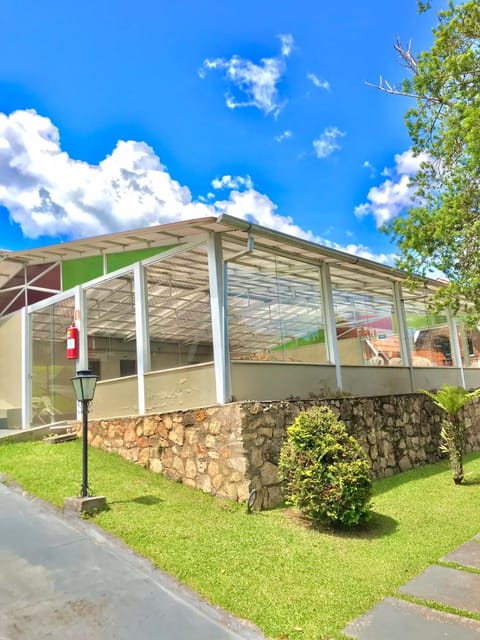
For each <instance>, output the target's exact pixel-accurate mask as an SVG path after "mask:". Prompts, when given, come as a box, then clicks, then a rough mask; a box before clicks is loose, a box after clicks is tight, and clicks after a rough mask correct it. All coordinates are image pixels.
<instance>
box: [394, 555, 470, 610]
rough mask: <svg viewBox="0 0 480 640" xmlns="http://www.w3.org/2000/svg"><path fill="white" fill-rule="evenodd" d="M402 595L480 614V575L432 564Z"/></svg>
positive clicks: (402, 590)
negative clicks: (405, 594)
mask: <svg viewBox="0 0 480 640" xmlns="http://www.w3.org/2000/svg"><path fill="white" fill-rule="evenodd" d="M399 591H400V592H401V593H407V594H408V595H411V596H415V597H416V598H421V599H422V600H431V601H433V602H437V603H439V604H443V605H447V606H449V607H455V608H457V609H462V610H464V611H470V612H471V613H480V574H478V573H470V572H468V571H461V570H460V569H450V568H449V567H440V566H438V565H432V566H431V567H428V568H427V569H425V571H423V572H422V573H421V574H420V575H418V576H417V577H416V578H413V580H410V582H407V584H405V585H403V586H402V587H400V589H399Z"/></svg>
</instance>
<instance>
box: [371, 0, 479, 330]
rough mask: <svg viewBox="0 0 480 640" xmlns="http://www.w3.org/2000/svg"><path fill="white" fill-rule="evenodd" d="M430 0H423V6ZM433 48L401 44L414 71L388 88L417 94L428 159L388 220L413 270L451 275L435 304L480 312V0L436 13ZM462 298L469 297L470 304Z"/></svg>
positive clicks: (417, 146) (410, 120)
mask: <svg viewBox="0 0 480 640" xmlns="http://www.w3.org/2000/svg"><path fill="white" fill-rule="evenodd" d="M429 5H430V3H425V2H421V3H419V10H420V12H423V11H428V10H429ZM437 16H438V23H437V26H436V27H435V28H434V29H433V36H434V41H433V45H432V48H431V50H429V51H425V52H423V53H421V54H420V56H418V58H416V57H415V56H414V55H413V54H412V52H411V48H410V44H409V45H408V46H407V47H403V46H402V44H401V42H400V41H399V40H397V44H396V46H395V48H396V50H397V51H398V53H399V54H400V57H401V61H402V64H403V65H404V66H406V67H408V68H409V70H410V72H411V77H409V78H408V79H406V80H405V81H404V82H403V85H402V87H401V88H400V89H392V87H391V86H390V85H388V83H387V84H386V85H385V84H382V80H381V81H380V85H378V88H380V89H382V90H384V91H387V93H399V94H402V95H408V96H411V97H414V99H415V101H416V104H415V106H413V107H412V108H410V109H409V110H408V112H407V114H406V124H407V127H408V130H409V133H410V136H411V138H412V142H413V150H414V152H415V154H416V155H418V154H420V153H422V152H427V154H428V159H427V161H425V162H424V163H422V165H421V168H420V171H419V172H418V174H417V175H416V177H415V178H414V179H413V184H414V187H415V200H414V204H413V206H412V207H411V208H410V209H409V210H408V212H407V213H406V214H405V215H404V216H401V217H398V218H396V219H395V220H393V221H392V222H391V223H390V224H388V225H387V226H386V230H387V231H388V232H389V233H391V234H392V235H393V238H394V239H395V240H396V241H397V243H398V246H399V248H400V250H401V257H400V259H399V262H398V266H399V267H400V268H402V269H404V270H406V271H407V272H408V273H409V274H410V275H411V276H412V277H413V276H415V275H421V276H422V275H423V276H424V275H429V274H431V273H432V270H440V271H441V272H443V273H444V274H445V276H446V278H447V279H448V281H449V282H448V284H447V285H446V286H445V288H442V290H440V291H439V293H438V295H437V297H436V300H435V303H436V306H437V308H440V307H445V306H448V307H451V308H452V309H453V310H454V311H456V312H458V311H462V313H466V315H467V316H468V317H469V318H470V319H471V320H472V321H478V320H479V319H480V3H479V2H478V0H467V1H466V2H463V3H461V4H454V3H453V2H450V3H449V5H448V8H447V9H445V10H443V11H439V12H438V13H437ZM463 300H467V301H468V306H467V307H465V305H464V303H463V302H462V301H463Z"/></svg>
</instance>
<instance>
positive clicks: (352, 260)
mask: <svg viewBox="0 0 480 640" xmlns="http://www.w3.org/2000/svg"><path fill="white" fill-rule="evenodd" d="M217 222H218V223H219V224H224V225H227V226H228V227H230V228H235V229H237V230H239V231H244V232H247V233H253V234H254V235H255V234H258V235H261V236H263V237H264V238H267V239H269V240H273V241H274V242H278V243H280V244H283V245H287V246H292V247H295V248H297V249H301V250H303V251H307V252H309V253H314V254H315V255H316V256H318V259H319V260H320V261H323V262H328V263H329V264H331V265H333V264H336V265H344V264H346V265H351V266H353V267H357V268H358V270H359V271H364V272H369V273H378V274H383V275H386V276H388V278H389V279H390V280H397V281H405V280H407V278H408V275H407V274H406V273H405V272H404V271H401V270H400V269H397V268H395V267H390V266H388V265H384V264H381V263H379V262H375V261H374V260H369V259H368V258H362V257H360V256H355V255H353V254H351V253H347V252H345V251H340V250H338V249H331V248H329V247H325V246H323V245H320V244H317V243H315V242H312V241H310V240H304V239H303V238H296V237H294V236H290V235H288V234H286V233H282V232H281V231H276V230H274V229H268V228H267V227H262V226H261V225H258V224H256V223H251V222H248V221H246V220H241V219H239V218H235V217H233V216H229V215H228V214H221V215H220V216H219V217H218V218H217ZM418 282H419V283H424V284H427V285H430V286H432V287H434V288H439V287H442V286H444V284H443V283H442V282H440V281H438V280H434V279H432V278H426V277H423V278H422V277H418Z"/></svg>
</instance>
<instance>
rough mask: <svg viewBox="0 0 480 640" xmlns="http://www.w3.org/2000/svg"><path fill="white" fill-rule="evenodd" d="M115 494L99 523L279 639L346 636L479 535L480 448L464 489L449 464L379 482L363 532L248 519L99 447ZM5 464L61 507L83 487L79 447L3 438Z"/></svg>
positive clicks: (99, 478)
mask: <svg viewBox="0 0 480 640" xmlns="http://www.w3.org/2000/svg"><path fill="white" fill-rule="evenodd" d="M89 462H90V479H91V483H92V488H93V490H94V492H95V493H97V494H102V495H106V496H107V500H108V503H109V507H110V508H109V510H108V511H105V512H103V513H100V514H98V515H97V516H96V518H95V521H96V522H97V524H98V525H100V526H101V527H103V528H104V529H106V530H107V531H110V532H112V533H113V534H115V535H116V536H118V537H120V538H122V539H123V540H125V541H126V542H127V543H128V544H129V545H130V546H131V547H132V548H134V549H135V550H136V551H138V552H139V553H141V554H142V555H144V556H146V557H148V558H150V559H151V560H152V562H153V563H154V564H155V565H156V566H158V567H161V568H163V569H165V570H166V571H168V572H169V573H171V574H173V575H174V576H176V577H177V578H178V579H179V580H181V581H182V582H184V583H186V584H188V585H190V586H191V587H193V589H195V590H196V591H198V592H199V593H200V594H202V595H203V596H204V597H206V598H207V599H208V600H210V601H211V602H213V603H215V604H218V605H220V606H221V607H223V608H225V609H227V610H229V611H231V612H233V613H234V614H236V615H238V616H240V617H242V618H248V619H250V620H252V621H253V622H254V623H256V624H257V625H258V626H259V627H260V628H261V629H262V630H263V632H264V633H265V634H266V635H267V636H269V637H271V638H289V639H291V638H302V639H304V640H307V639H312V640H313V639H315V640H318V639H320V638H339V637H341V636H340V630H341V629H342V628H343V627H344V626H345V624H346V623H347V622H348V621H350V620H352V619H353V618H355V617H356V616H358V615H359V614H361V613H363V612H365V611H366V610H367V609H368V608H370V607H371V606H373V605H374V604H375V603H376V602H378V601H379V600H380V599H381V598H383V597H385V596H386V595H391V594H393V593H394V592H395V589H396V587H397V586H399V585H401V584H403V583H404V582H406V581H407V580H408V579H409V578H411V577H413V576H414V575H416V574H417V573H419V572H420V571H421V570H422V569H424V568H425V567H426V566H427V565H428V564H430V563H432V562H435V561H436V560H438V559H439V558H440V557H441V556H442V555H443V554H445V553H446V552H448V551H450V550H451V549H453V548H454V547H455V546H457V545H459V544H461V543H463V542H465V541H466V540H467V539H469V538H470V537H472V536H473V535H475V534H476V533H478V531H479V530H480V454H472V455H469V456H467V457H466V465H465V471H466V479H467V483H466V484H465V485H464V486H455V485H454V484H453V482H452V480H451V476H450V472H449V470H448V468H447V463H446V462H445V463H440V464H437V465H433V466H429V467H423V468H421V469H417V470H415V471H411V472H406V473H403V474H401V475H399V476H396V477H394V478H389V479H387V480H382V481H379V482H377V483H375V491H374V494H375V495H374V505H373V508H374V517H373V519H372V521H371V523H370V524H369V526H368V528H366V529H364V530H363V531H360V532H356V533H352V532H350V533H348V532H332V531H315V530H312V529H309V528H306V527H305V526H303V525H302V524H301V522H300V521H299V519H298V518H295V517H292V514H291V512H288V513H287V512H285V511H283V510H281V509H278V510H274V511H269V512H263V513H255V514H252V515H248V514H247V513H246V509H245V506H244V505H238V504H235V503H231V502H225V501H219V500H216V499H215V498H212V497H211V496H208V495H205V494H203V493H200V492H198V491H194V490H192V489H189V488H187V487H184V486H182V485H180V484H177V483H174V482H171V481H168V480H165V479H164V478H162V477H161V476H158V475H155V474H153V473H151V472H148V471H146V470H145V469H143V468H141V467H138V466H136V465H134V464H132V463H129V462H126V461H124V460H122V459H121V458H119V457H117V456H115V455H109V454H106V453H102V452H100V451H98V450H95V449H91V450H90V455H89ZM0 471H2V472H4V473H6V474H7V475H8V476H9V477H11V478H12V479H14V480H15V481H16V482H18V483H19V484H20V485H22V486H23V487H24V488H25V489H26V490H27V491H29V492H30V493H32V494H34V495H37V496H39V497H41V498H44V499H45V500H48V501H50V502H52V503H53V504H55V505H57V506H61V505H62V503H63V498H64V497H65V496H69V495H76V494H78V490H79V484H80V480H81V449H80V442H72V443H65V444H62V445H55V446H54V445H45V444H43V443H26V444H8V445H0Z"/></svg>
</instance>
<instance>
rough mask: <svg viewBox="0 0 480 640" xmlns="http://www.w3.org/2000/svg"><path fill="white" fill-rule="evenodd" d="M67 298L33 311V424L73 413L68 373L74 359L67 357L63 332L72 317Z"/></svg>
mask: <svg viewBox="0 0 480 640" xmlns="http://www.w3.org/2000/svg"><path fill="white" fill-rule="evenodd" d="M74 307H75V305H74V299H73V298H68V299H67V300H63V301H61V302H57V303H55V304H53V305H51V306H49V307H45V308H44V309H42V310H40V311H35V312H34V313H33V314H32V335H33V344H32V424H34V425H41V424H51V423H54V422H58V421H60V420H73V419H75V417H76V407H75V398H74V393H73V388H72V383H71V380H70V379H71V377H72V376H73V375H75V361H73V360H68V359H67V353H66V333H67V328H68V327H69V326H70V325H71V324H72V321H73V318H74Z"/></svg>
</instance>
